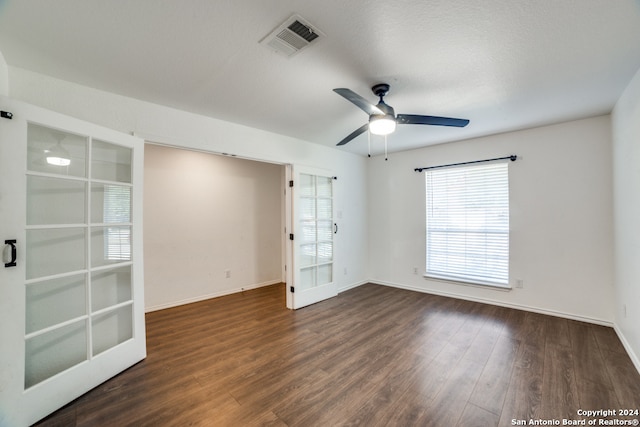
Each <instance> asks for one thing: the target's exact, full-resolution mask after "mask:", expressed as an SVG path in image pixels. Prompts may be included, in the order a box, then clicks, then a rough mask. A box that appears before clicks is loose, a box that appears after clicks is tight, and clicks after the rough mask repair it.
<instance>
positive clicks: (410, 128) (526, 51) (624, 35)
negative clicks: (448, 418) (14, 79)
mask: <svg viewBox="0 0 640 427" xmlns="http://www.w3.org/2000/svg"><path fill="white" fill-rule="evenodd" d="M293 13H297V14H299V15H300V16H302V17H303V18H304V19H306V20H308V21H309V22H310V23H311V24H313V25H314V26H315V27H317V28H318V29H320V30H321V31H322V32H323V33H324V34H325V35H326V37H324V38H323V39H321V40H319V41H318V42H317V43H315V44H312V45H310V46H309V47H308V48H307V49H306V50H304V51H301V52H300V53H299V54H297V55H296V56H293V57H292V58H286V57H283V56H281V55H278V54H276V53H274V52H271V51H270V50H268V49H267V48H265V47H264V46H262V45H260V44H259V43H258V42H259V41H260V40H261V39H262V38H263V37H264V36H266V35H267V34H269V33H270V32H271V31H272V30H273V29H274V28H275V27H276V26H278V25H279V24H281V23H282V22H283V21H285V19H286V18H288V17H289V16H290V15H292V14H293ZM0 52H2V53H3V55H4V57H5V60H6V61H7V63H8V64H9V66H11V67H18V68H23V69H27V70H32V71H35V72H38V73H42V74H47V75H50V76H53V77H57V78H60V79H63V80H67V81H72V82H76V83H79V84H82V85H86V86H90V87H94V88H97V89H102V90H106V91H109V92H114V93H117V94H122V95H126V96H129V97H133V98H138V99H142V100H146V101H150V102H154V103H158V104H163V105H168V106H171V107H176V108H179V109H182V110H186V111H191V112H194V113H199V114H204V115H207V116H211V117H216V118H219V119H223V120H228V121H232V122H236V123H241V124H244V125H248V126H252V127H255V128H259V129H264V130H268V131H272V132H276V133H280V134H283V135H289V136H292V137H296V138H300V139H303V140H307V141H311V142H315V143H318V144H324V145H327V146H335V144H336V143H337V142H338V141H340V140H341V139H342V138H343V137H345V136H346V135H347V134H349V133H350V132H351V131H353V130H355V129H356V128H358V127H360V126H361V125H363V124H364V123H366V120H367V116H366V114H365V113H364V112H362V111H361V110H359V109H358V108H356V107H355V106H353V105H351V104H349V103H348V102H347V101H345V100H344V99H343V98H341V97H340V96H338V95H336V94H335V93H333V92H332V89H333V88H336V87H347V88H350V89H352V90H354V91H355V92H357V93H359V94H360V95H362V96H364V97H366V98H367V99H370V100H371V101H372V102H375V101H376V98H375V97H374V95H373V94H372V93H371V91H370V86H371V85H373V84H375V83H379V82H386V83H389V84H391V91H390V93H389V95H388V96H387V97H386V99H385V100H386V102H387V103H388V104H390V105H392V106H393V107H394V108H395V110H396V113H408V114H427V115H441V116H451V117H460V118H466V119H470V120H471V123H470V124H469V126H467V127H466V128H464V129H458V128H444V127H436V126H419V125H404V126H399V127H398V130H397V131H396V132H395V133H394V134H392V135H391V136H390V137H389V150H390V151H396V150H406V149H410V148H414V147H420V146H425V145H429V144H434V143H441V142H447V141H452V140H459V139H465V138H471V137H475V136H481V135H487V134H492V133H498V132H504V131H509V130H514V129H522V128H526V127H532V126H537V125H543V124H548V123H554V122H560V121H565V120H571V119H575V118H581V117H587V116H593V115H597V114H604V113H608V112H610V111H611V108H612V107H613V105H614V103H615V101H616V100H617V98H618V97H619V95H620V93H621V92H622V90H623V89H624V88H625V86H626V85H627V84H628V82H629V81H630V79H631V78H632V77H633V75H634V73H635V72H636V71H637V70H638V69H639V68H640V0H537V1H533V0H531V1H513V0H484V1H472V0H429V1H427V0H404V1H373V0H349V1H345V0H324V1H312V0H307V1H294V0H235V1H232V0H213V1H212V0H188V1H176V0H135V1H131V0H109V1H103V0H56V1H51V0H0ZM372 143H373V149H374V153H379V152H381V150H382V144H381V142H380V137H375V138H374V139H373V140H372ZM338 149H340V150H345V151H351V152H354V153H359V154H366V150H367V137H366V134H363V135H362V136H360V137H358V138H356V139H354V140H353V141H351V142H350V143H349V144H347V145H345V146H344V147H339V148H338Z"/></svg>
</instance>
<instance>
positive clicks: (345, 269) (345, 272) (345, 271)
mask: <svg viewBox="0 0 640 427" xmlns="http://www.w3.org/2000/svg"><path fill="white" fill-rule="evenodd" d="M344 275H345V276H346V275H347V267H345V268H344Z"/></svg>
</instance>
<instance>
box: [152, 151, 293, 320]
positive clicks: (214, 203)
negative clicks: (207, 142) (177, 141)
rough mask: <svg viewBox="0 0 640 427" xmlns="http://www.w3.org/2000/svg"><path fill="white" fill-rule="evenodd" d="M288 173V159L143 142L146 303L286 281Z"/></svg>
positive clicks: (172, 302)
mask: <svg viewBox="0 0 640 427" xmlns="http://www.w3.org/2000/svg"><path fill="white" fill-rule="evenodd" d="M285 174H286V167H285V166H284V165H279V164H272V163H266V162H259V161H254V160H247V159H241V158H238V157H235V156H231V155H220V154H214V153H208V152H202V151H196V150H189V149H184V148H176V147H170V146H165V145H157V144H152V143H146V144H145V167H144V175H145V177H144V179H145V182H144V185H145V187H144V188H145V191H144V252H145V256H144V258H145V283H147V286H146V289H145V307H146V310H147V311H153V310H159V309H162V308H168V307H171V306H176V305H182V304H186V303H190V302H195V301H199V300H204V299H209V298H214V297H217V296H222V295H226V294H230V293H235V292H241V291H243V290H248V289H251V288H257V287H261V286H267V285H271V284H275V283H280V282H283V281H285V277H284V272H283V265H284V263H285V259H284V258H285V247H284V245H285V240H284V238H283V237H284V232H283V229H284V227H285V224H286V218H285V217H286V206H285V195H284V191H283V186H284V182H285ZM283 305H284V296H283Z"/></svg>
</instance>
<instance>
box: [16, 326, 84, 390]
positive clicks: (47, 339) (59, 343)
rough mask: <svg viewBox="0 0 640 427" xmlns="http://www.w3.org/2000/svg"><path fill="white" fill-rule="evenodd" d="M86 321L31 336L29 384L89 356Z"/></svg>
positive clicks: (27, 360)
mask: <svg viewBox="0 0 640 427" xmlns="http://www.w3.org/2000/svg"><path fill="white" fill-rule="evenodd" d="M85 324H86V321H84V320H82V321H79V322H75V323H72V324H70V325H66V326H62V327H60V328H57V329H55V330H53V331H49V332H46V333H44V334H41V335H37V336H35V337H33V338H29V339H27V342H26V348H25V350H26V351H25V379H24V385H25V388H29V387H31V386H34V385H36V384H38V383H39V382H41V381H44V380H46V379H47V378H50V377H52V376H54V375H56V374H58V373H60V372H62V371H64V370H65V369H68V368H71V367H73V366H75V365H77V364H78V363H81V362H84V361H85V360H87V327H86V325H85Z"/></svg>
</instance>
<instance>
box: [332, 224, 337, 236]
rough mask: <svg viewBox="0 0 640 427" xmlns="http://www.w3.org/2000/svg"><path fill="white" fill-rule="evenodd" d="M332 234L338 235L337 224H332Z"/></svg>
mask: <svg viewBox="0 0 640 427" xmlns="http://www.w3.org/2000/svg"><path fill="white" fill-rule="evenodd" d="M333 234H338V224H337V223H335V222H334V223H333Z"/></svg>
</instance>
